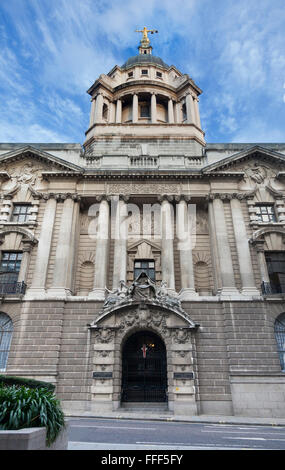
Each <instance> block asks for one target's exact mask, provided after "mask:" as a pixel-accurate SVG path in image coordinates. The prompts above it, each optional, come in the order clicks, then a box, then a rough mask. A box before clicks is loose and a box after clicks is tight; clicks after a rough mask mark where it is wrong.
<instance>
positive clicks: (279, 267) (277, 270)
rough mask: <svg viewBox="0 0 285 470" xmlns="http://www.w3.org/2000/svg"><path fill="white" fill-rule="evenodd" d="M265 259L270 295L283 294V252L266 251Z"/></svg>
mask: <svg viewBox="0 0 285 470" xmlns="http://www.w3.org/2000/svg"><path fill="white" fill-rule="evenodd" d="M265 259H266V264H267V270H268V276H269V280H270V287H271V291H272V293H273V294H280V293H283V292H285V251H267V252H265Z"/></svg>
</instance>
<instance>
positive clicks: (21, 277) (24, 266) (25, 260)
mask: <svg viewBox="0 0 285 470" xmlns="http://www.w3.org/2000/svg"><path fill="white" fill-rule="evenodd" d="M35 244H36V241H32V240H22V245H23V248H22V251H23V255H22V260H21V266H20V271H19V274H18V281H17V282H26V281H27V274H28V269H29V263H30V252H31V250H32V247H33V245H35Z"/></svg>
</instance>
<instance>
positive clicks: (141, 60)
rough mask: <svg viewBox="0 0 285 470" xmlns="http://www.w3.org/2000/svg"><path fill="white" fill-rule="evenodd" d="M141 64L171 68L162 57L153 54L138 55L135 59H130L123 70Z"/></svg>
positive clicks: (122, 67) (123, 66)
mask: <svg viewBox="0 0 285 470" xmlns="http://www.w3.org/2000/svg"><path fill="white" fill-rule="evenodd" d="M139 64H143V65H145V64H150V65H159V66H160V67H164V68H166V69H168V68H169V65H167V64H166V63H165V62H163V60H162V59H161V58H160V57H157V56H155V55H152V54H138V55H134V56H133V57H130V58H129V59H128V60H127V61H126V62H125V63H124V64H123V65H122V66H121V69H126V68H128V67H131V66H133V65H139Z"/></svg>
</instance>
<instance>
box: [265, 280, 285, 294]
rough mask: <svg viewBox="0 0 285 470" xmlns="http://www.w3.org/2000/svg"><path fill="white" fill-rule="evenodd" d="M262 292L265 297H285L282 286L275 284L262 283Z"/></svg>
mask: <svg viewBox="0 0 285 470" xmlns="http://www.w3.org/2000/svg"><path fill="white" fill-rule="evenodd" d="M261 291H262V294H263V295H277V294H283V295H284V296H285V290H284V289H283V286H282V285H278V284H273V283H270V282H265V281H263V282H262V283H261Z"/></svg>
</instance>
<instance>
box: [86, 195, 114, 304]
mask: <svg viewBox="0 0 285 470" xmlns="http://www.w3.org/2000/svg"><path fill="white" fill-rule="evenodd" d="M109 219H110V209H109V203H108V201H107V199H106V198H104V199H102V201H101V202H100V207H99V217H98V229H97V238H96V254H95V270H94V285H93V291H92V292H90V294H89V297H92V298H95V299H98V300H103V299H104V298H105V287H106V286H107V270H108V255H109V236H110V234H109V225H110V223H109Z"/></svg>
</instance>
